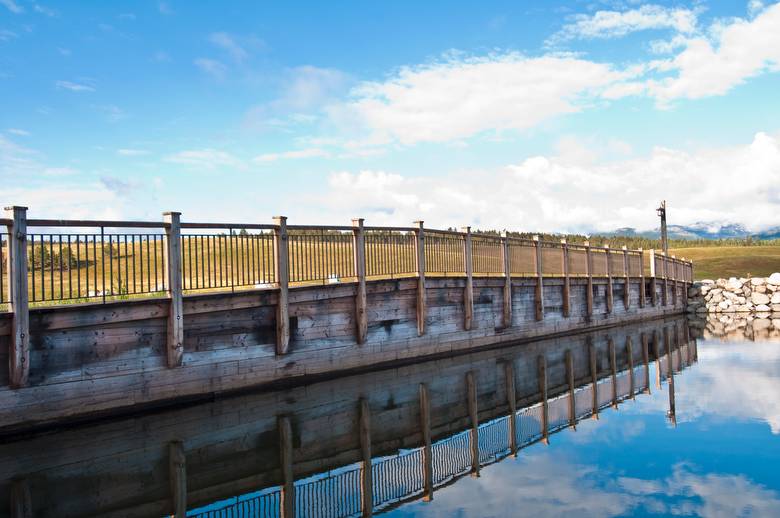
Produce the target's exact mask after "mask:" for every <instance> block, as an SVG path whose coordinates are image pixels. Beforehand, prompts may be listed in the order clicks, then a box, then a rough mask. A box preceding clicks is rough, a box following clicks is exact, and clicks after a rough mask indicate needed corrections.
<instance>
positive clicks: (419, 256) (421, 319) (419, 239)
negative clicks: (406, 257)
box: [414, 221, 427, 336]
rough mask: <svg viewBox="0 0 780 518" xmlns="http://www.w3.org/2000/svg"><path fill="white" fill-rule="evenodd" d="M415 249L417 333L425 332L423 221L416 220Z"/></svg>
mask: <svg viewBox="0 0 780 518" xmlns="http://www.w3.org/2000/svg"><path fill="white" fill-rule="evenodd" d="M414 223H415V225H416V226H417V228H416V229H415V231H414V234H415V240H414V250H415V258H416V261H415V263H416V266H417V335H418V336H422V335H424V334H425V317H426V314H427V312H426V309H425V228H424V227H423V222H422V221H415V222H414Z"/></svg>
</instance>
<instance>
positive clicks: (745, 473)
mask: <svg viewBox="0 0 780 518" xmlns="http://www.w3.org/2000/svg"><path fill="white" fill-rule="evenodd" d="M696 329H701V328H696ZM696 334H698V332H697V331H696V330H695V329H694V330H693V332H692V331H691V330H689V328H688V325H687V324H686V322H685V321H684V320H669V321H665V322H650V323H644V324H641V325H636V326H630V327H625V328H615V329H610V330H605V331H599V332H597V333H593V334H589V335H580V336H575V337H564V338H558V339H554V340H545V341H539V342H534V343H528V344H521V345H518V346H514V347H504V348H500V349H494V350H489V351H481V352H479V353H474V354H471V355H466V356H460V357H455V358H448V359H442V360H437V361H431V362H426V363H423V364H417V365H409V366H406V367H400V368H396V369H390V370H385V371H380V372H374V373H367V374H362V375H357V376H351V377H348V378H341V379H337V380H332V381H327V382H323V383H318V384H314V385H309V386H304V387H297V388H293V389H290V390H286V391H278V392H266V393H262V394H250V395H245V396H241V397H236V398H231V399H225V400H218V401H215V402H214V403H211V404H208V405H198V406H193V407H189V408H182V409H178V410H173V411H166V412H161V413H157V414H153V415H147V416H143V417H138V418H134V419H126V420H122V421H114V422H110V423H102V424H98V425H93V426H84V427H81V428H78V429H72V430H67V431H61V432H58V433H56V434H47V435H43V436H38V437H34V438H27V439H18V438H17V439H15V440H13V441H12V442H8V443H6V444H4V445H0V487H1V488H2V492H1V493H0V496H1V498H2V502H0V509H16V511H14V512H17V513H22V512H24V511H25V509H27V508H29V509H30V514H28V515H30V516H92V515H115V516H162V515H167V514H178V515H183V514H184V509H185V508H186V509H188V511H187V515H188V516H226V517H227V516H355V515H360V514H364V515H367V514H370V513H371V512H381V511H386V512H391V513H397V514H402V515H417V514H422V515H431V516H450V515H451V514H461V515H470V516H491V515H492V516H513V515H517V514H527V515H545V514H546V515H550V514H555V515H559V514H567V513H572V514H573V513H578V514H586V515H598V516H604V515H624V514H632V513H637V514H648V513H650V514H652V513H661V514H669V513H674V514H704V515H713V513H714V514H718V513H723V514H725V515H732V514H739V513H738V512H736V511H739V510H740V509H744V505H745V502H753V508H752V510H753V513H758V515H761V514H762V513H764V512H767V513H768V512H770V511H777V510H778V509H780V507H778V499H777V494H776V493H775V491H774V490H773V489H769V488H774V487H777V486H778V485H780V484H778V483H777V481H776V480H775V477H774V474H770V473H769V470H766V469H763V468H760V467H757V466H758V464H759V462H758V461H756V462H753V463H748V464H747V465H746V466H747V468H745V467H744V465H743V464H742V463H740V461H739V460H738V459H741V458H742V456H743V455H751V454H753V455H755V457H754V458H755V459H761V462H762V463H763V461H765V460H767V461H772V460H775V461H776V460H780V458H778V457H780V454H778V452H777V448H773V446H774V445H773V444H770V445H768V444H767V442H766V437H765V436H766V435H769V436H770V437H771V435H770V434H762V433H761V431H759V430H756V429H754V428H750V430H748V432H747V435H745V434H744V430H741V428H740V427H741V426H748V427H751V426H753V427H755V426H756V425H758V424H760V425H762V426H764V427H765V428H764V429H766V424H765V423H769V424H770V426H771V428H772V430H773V431H776V429H777V423H780V417H779V416H780V408H776V403H774V401H775V400H776V396H775V394H777V389H778V388H780V387H779V386H778V379H780V377H779V376H778V374H779V373H780V369H778V362H780V354H774V349H778V348H777V347H776V345H777V344H772V343H766V344H758V343H749V344H748V343H746V344H745V345H746V346H747V345H749V346H752V347H756V346H759V345H766V346H767V348H766V350H765V351H763V352H759V354H758V356H759V358H762V357H763V361H762V360H761V359H758V360H757V359H755V358H753V356H752V355H753V352H754V350H753V349H751V350H750V351H747V350H744V349H743V350H739V351H736V352H735V351H734V344H733V343H728V344H727V343H725V342H724V343H720V342H711V341H709V340H707V341H705V342H703V343H702V345H703V346H702V348H701V350H700V349H699V344H697V341H696V339H694V338H692V337H693V336H694V335H696ZM721 347H723V348H724V349H719V348H721ZM726 347H730V348H732V350H728V349H725V348H726ZM697 360H700V361H701V362H702V363H701V364H696V362H697ZM694 364H696V366H695V367H693V368H691V367H692V366H693V365H694ZM702 364H703V365H702ZM704 367H706V368H704ZM735 368H736V374H739V373H742V374H743V375H744V376H747V377H751V376H752V375H753V372H754V371H755V370H758V372H759V373H761V372H763V381H762V378H761V377H760V376H759V378H758V379H759V381H761V382H762V383H764V384H765V385H766V387H765V388H761V387H756V388H758V389H759V392H760V393H761V394H760V395H759V396H755V397H747V394H746V392H748V390H747V388H748V385H747V384H744V385H746V386H745V387H744V390H743V389H742V388H740V387H741V385H743V384H742V383H738V382H735V381H736V380H739V379H741V378H740V376H739V375H737V376H735ZM750 386H751V387H752V385H750ZM770 391H774V392H773V393H772V394H770ZM615 408H617V409H619V411H617V412H616V411H614V410H613V409H615ZM664 416H666V419H665V418H664ZM735 416H736V419H735ZM759 416H760V417H759ZM743 419H744V420H745V421H746V422H743V421H742V420H743ZM675 426H676V428H675ZM714 426H719V427H720V428H719V429H718V431H717V434H712V433H711V432H710V431H709V429H711V428H712V427H714ZM724 427H725V429H726V430H727V431H728V433H740V434H741V435H740V436H739V440H738V441H737V440H735V438H734V437H732V436H730V435H728V434H726V435H725V436H724V435H723V433H722V429H723V428H724ZM574 429H576V432H575V431H574ZM565 430H568V431H565ZM748 437H750V438H751V439H752V441H753V442H750V443H746V442H745V439H746V438H748ZM757 438H758V440H757ZM726 439H728V440H726ZM545 442H551V443H552V444H551V445H550V447H544V446H543V445H542V444H543V443H545ZM512 457H516V460H512V459H511V458H512ZM507 458H509V459H507ZM505 459H507V460H505ZM702 459H704V460H702ZM773 465H777V464H776V462H774V463H773ZM369 466H370V469H368V467H369ZM762 469H763V471H762ZM369 488H370V489H371V490H370V491H369ZM734 491H739V495H738V498H731V499H729V498H726V497H725V496H724V495H725V494H726V493H727V492H734ZM424 500H429V501H428V502H425V501H424ZM430 500H432V501H430ZM518 509H521V510H522V512H521V513H518ZM732 511H735V512H732ZM12 515H14V516H26V515H25V514H13V513H12Z"/></svg>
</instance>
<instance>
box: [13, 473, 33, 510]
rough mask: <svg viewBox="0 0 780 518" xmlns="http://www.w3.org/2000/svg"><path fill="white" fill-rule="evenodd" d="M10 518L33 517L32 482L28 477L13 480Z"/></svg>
mask: <svg viewBox="0 0 780 518" xmlns="http://www.w3.org/2000/svg"><path fill="white" fill-rule="evenodd" d="M8 497H9V500H10V504H11V505H10V507H11V509H10V514H9V516H10V518H33V507H32V495H31V493H30V482H29V481H28V480H27V479H26V478H19V479H14V480H12V481H11V487H10V492H9V495H8Z"/></svg>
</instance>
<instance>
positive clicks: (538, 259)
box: [534, 236, 544, 320]
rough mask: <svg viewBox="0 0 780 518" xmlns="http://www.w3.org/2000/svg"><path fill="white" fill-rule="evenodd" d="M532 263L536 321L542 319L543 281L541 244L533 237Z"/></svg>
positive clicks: (537, 237)
mask: <svg viewBox="0 0 780 518" xmlns="http://www.w3.org/2000/svg"><path fill="white" fill-rule="evenodd" d="M534 252H535V254H534V257H535V260H534V263H535V266H536V291H535V297H534V300H535V305H536V320H543V319H544V280H543V275H542V243H541V242H540V241H539V236H534Z"/></svg>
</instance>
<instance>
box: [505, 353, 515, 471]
mask: <svg viewBox="0 0 780 518" xmlns="http://www.w3.org/2000/svg"><path fill="white" fill-rule="evenodd" d="M504 375H505V377H506V403H507V406H508V407H509V421H508V422H509V451H510V452H511V454H512V456H513V457H516V456H517V391H516V390H515V364H514V363H513V362H512V360H509V361H507V362H506V364H505V365H504Z"/></svg>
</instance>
